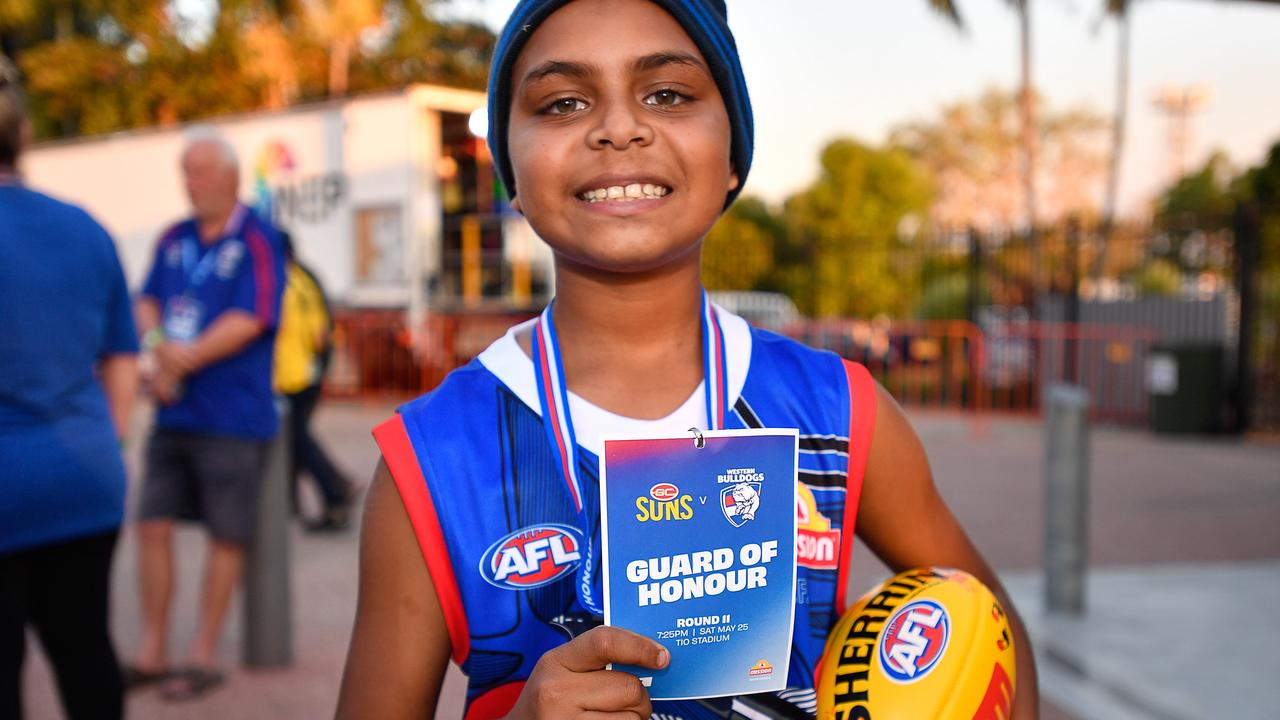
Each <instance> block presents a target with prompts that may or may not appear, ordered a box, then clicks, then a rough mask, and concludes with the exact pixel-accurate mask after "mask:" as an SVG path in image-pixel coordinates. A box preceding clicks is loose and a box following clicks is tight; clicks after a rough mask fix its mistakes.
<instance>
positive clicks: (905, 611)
mask: <svg viewBox="0 0 1280 720" xmlns="http://www.w3.org/2000/svg"><path fill="white" fill-rule="evenodd" d="M950 635H951V618H950V617H948V616H947V611H946V608H944V607H942V606H941V605H939V604H938V603H936V602H934V601H932V600H916V601H914V602H910V603H907V604H906V605H903V606H902V607H901V608H899V610H898V612H896V613H894V614H893V616H892V617H890V618H889V621H888V622H887V623H885V625H884V631H883V633H882V634H881V636H880V667H881V668H882V669H883V670H884V672H885V674H886V675H888V676H889V679H890V680H893V681H895V682H900V683H911V682H915V681H916V680H919V679H920V678H922V677H924V676H925V675H927V674H929V671H930V670H932V669H933V668H934V667H935V666H936V665H937V664H938V661H939V660H941V659H942V654H943V653H945V652H946V651H947V639H948V638H949V637H950Z"/></svg>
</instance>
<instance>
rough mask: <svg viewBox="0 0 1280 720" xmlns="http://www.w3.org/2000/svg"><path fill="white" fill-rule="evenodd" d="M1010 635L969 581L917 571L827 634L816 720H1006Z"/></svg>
mask: <svg viewBox="0 0 1280 720" xmlns="http://www.w3.org/2000/svg"><path fill="white" fill-rule="evenodd" d="M1014 670H1015V668H1014V647H1013V634H1012V633H1011V632H1010V631H1009V621H1008V618H1007V617H1006V616H1005V612H1004V608H1002V607H1000V603H999V602H997V601H996V597H995V595H993V594H992V593H991V591H990V590H989V589H987V587H986V586H985V585H983V584H982V583H981V582H979V581H978V580H977V579H976V578H974V577H973V576H972V575H970V574H968V573H965V572H961V571H959V570H951V569H947V568H916V569H913V570H908V571H906V572H903V573H899V574H898V575H895V576H893V577H892V578H889V580H887V581H885V582H884V583H882V584H880V585H879V586H877V587H876V588H874V589H873V590H871V592H868V593H867V594H866V595H863V596H862V597H861V598H859V599H858V602H856V603H854V605H853V606H852V607H850V608H849V610H848V612H846V613H845V614H844V616H843V617H841V618H840V622H839V623H837V624H836V626H835V627H834V628H833V629H832V630H831V633H830V634H829V635H828V636H827V646H826V650H825V652H824V653H823V658H822V664H821V665H820V666H819V668H818V718H819V720H855V719H858V718H861V719H862V720H898V719H899V718H901V719H903V720H908V719H909V720H921V719H922V718H963V719H964V720H969V719H970V718H974V719H975V720H976V719H981V720H1007V718H1008V717H1009V714H1010V711H1011V709H1012V706H1013V691H1014V681H1015V675H1014Z"/></svg>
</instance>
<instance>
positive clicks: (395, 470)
mask: <svg viewBox="0 0 1280 720" xmlns="http://www.w3.org/2000/svg"><path fill="white" fill-rule="evenodd" d="M725 14H726V11H725V7H724V4H723V2H720V1H719V0H657V1H655V2H647V1H646V0H576V1H573V2H565V1H564V0H526V1H524V2H521V3H520V4H519V5H518V6H517V8H516V10H515V11H514V12H513V14H512V18H511V20H509V21H508V24H507V27H506V29H505V30H504V31H503V35H502V37H501V38H500V39H499V42H498V46H497V49H496V50H495V54H494V61H493V70H492V74H491V77H490V101H489V112H490V147H491V149H492V150H493V155H494V158H495V164H496V165H497V167H498V170H499V172H500V174H501V175H502V177H503V180H504V182H505V184H506V186H507V188H508V190H509V191H510V192H511V194H512V198H513V199H512V206H513V207H514V208H516V209H517V210H519V211H520V212H522V213H524V215H525V216H526V217H527V218H528V220H529V222H530V224H531V225H532V226H533V228H534V229H535V230H536V231H537V232H538V234H539V235H540V236H541V237H542V238H543V239H544V240H546V241H547V243H548V244H549V245H550V246H551V247H552V249H553V250H554V252H555V260H556V298H555V301H554V303H553V305H552V306H551V308H549V309H548V311H547V312H544V314H543V316H542V317H541V318H540V319H539V320H538V321H537V322H536V323H526V324H524V325H521V326H517V327H515V328H513V329H512V330H511V331H510V332H508V334H507V336H506V337H504V338H502V339H501V340H499V341H497V342H495V343H494V345H493V346H491V347H490V348H489V349H488V350H486V351H485V352H484V353H483V354H481V356H480V357H479V358H477V360H476V361H475V362H473V363H471V364H470V365H468V366H467V367H465V368H462V369H460V370H458V371H457V372H455V373H453V374H452V375H451V376H450V377H449V379H447V380H446V381H445V383H444V384H442V385H441V387H439V388H438V389H437V390H435V391H434V392H432V393H431V394H429V395H427V396H424V397H423V398H420V399H418V400H416V401H414V402H412V403H410V404H408V405H406V406H404V407H403V408H401V410H400V413H399V415H397V417H395V418H393V419H392V420H389V421H388V422H387V423H385V424H384V425H382V426H380V427H379V428H378V429H377V430H375V437H376V438H377V440H378V442H379V446H380V447H381V449H382V453H383V458H384V464H383V465H382V466H380V467H379V469H378V472H377V474H376V476H375V479H374V481H373V486H372V488H371V490H370V496H369V500H368V506H367V509H366V519H365V524H364V529H363V531H362V546H361V580H360V602H359V609H358V611H357V617H356V625H355V629H354V632H353V637H352V644H351V650H350V654H349V656H348V660H347V672H346V676H345V677H344V680H343V687H342V694H341V698H340V700H339V708H338V715H339V717H344V718H348V717H379V718H398V717H421V716H423V715H428V716H430V715H431V714H432V713H433V711H434V709H435V704H436V700H437V697H438V693H439V688H440V683H441V679H442V678H443V675H444V671H445V667H446V665H447V663H448V660H449V657H450V654H452V657H453V659H454V660H456V661H457V662H458V663H459V664H460V665H461V666H462V667H463V669H464V670H465V671H466V672H467V674H468V677H469V688H468V694H467V706H468V707H467V717H469V718H471V717H477V718H479V717H502V716H510V717H546V718H564V717H640V718H648V717H650V714H651V713H656V714H658V715H659V716H661V717H664V718H665V717H673V718H675V717H681V718H708V717H717V716H721V717H722V716H724V715H725V714H726V713H727V712H729V709H730V706H731V704H732V701H731V700H730V699H721V700H717V701H711V705H713V706H714V708H711V707H707V706H706V705H703V704H701V703H697V702H689V701H683V702H658V703H650V701H649V699H648V695H647V693H646V692H645V690H644V688H643V687H642V686H641V685H640V682H639V680H637V678H636V677H635V676H633V675H629V674H626V673H621V672H614V671H607V670H604V668H605V666H606V665H607V664H608V663H610V662H623V663H627V664H632V665H640V666H644V667H651V668H655V669H657V668H662V667H665V665H666V664H667V662H668V658H667V655H666V652H665V651H664V650H663V649H662V648H661V647H660V646H659V645H657V644H656V643H654V642H652V641H650V640H648V639H646V638H643V637H640V636H638V635H636V634H634V633H630V632H627V631H625V630H621V629H618V628H609V627H594V629H590V630H586V629H587V628H591V627H592V626H594V625H597V624H598V622H599V618H598V617H595V616H597V615H599V610H598V605H599V598H600V589H599V573H598V572H596V570H597V568H596V567H595V565H594V564H593V558H594V563H598V561H599V560H598V556H599V553H598V552H594V553H593V549H594V548H598V547H599V540H598V537H599V513H598V502H599V498H598V496H597V492H598V489H597V486H596V478H597V477H598V474H597V473H598V469H597V463H596V457H598V455H599V453H600V448H601V442H600V438H601V437H602V436H605V435H611V434H621V433H628V434H632V435H634V434H637V433H642V432H648V433H650V434H667V435H670V434H672V433H674V432H683V431H684V429H685V428H688V427H690V426H696V427H701V428H707V427H738V428H742V427H762V426H774V427H796V428H799V431H800V437H801V458H800V478H799V480H800V481H801V485H800V488H799V489H800V490H801V492H800V495H801V497H802V498H805V499H806V502H808V501H809V498H812V507H813V508H814V510H815V511H816V512H819V513H821V514H823V515H824V516H825V517H827V518H828V519H829V521H830V522H831V526H832V528H833V529H836V530H837V531H838V532H840V533H841V553H840V558H839V562H838V563H835V567H830V566H827V565H824V564H823V563H821V562H818V559H816V558H808V559H806V558H804V557H803V556H802V557H801V559H800V565H801V567H800V568H799V569H798V572H799V576H798V578H799V579H798V583H801V582H802V583H803V584H804V587H805V591H804V593H803V595H802V594H801V593H797V598H796V603H797V612H796V614H795V617H796V621H795V633H794V641H793V648H792V662H791V663H790V666H791V671H790V676H789V678H788V686H789V689H788V690H787V691H784V692H783V693H779V697H782V698H784V699H786V700H787V701H789V702H791V703H793V704H794V705H796V706H798V707H800V708H803V709H808V710H809V711H810V712H812V708H813V701H814V693H813V682H814V681H813V669H814V665H815V663H816V661H817V659H818V658H819V657H820V656H821V652H822V646H823V640H824V639H825V636H826V632H827V631H828V629H829V628H830V627H831V625H832V624H833V623H834V622H835V621H836V620H837V619H838V618H839V616H840V613H841V612H843V610H844V609H845V607H846V606H847V602H846V598H845V597H844V589H843V588H844V584H845V581H846V580H847V572H848V557H849V550H850V547H851V541H852V533H853V530H854V528H855V526H856V528H857V532H858V534H859V535H860V536H861V537H862V539H863V541H864V542H866V543H867V545H868V546H869V547H870V548H871V549H872V550H873V551H875V552H876V553H877V554H878V555H879V556H880V557H881V558H882V559H883V560H884V561H885V562H886V563H887V564H888V565H889V566H890V567H891V568H894V569H905V568H908V567H914V566H921V565H946V566H951V567H958V568H962V569H965V570H968V571H969V572H971V573H973V574H974V575H976V576H978V577H979V578H980V579H982V580H983V581H984V582H985V583H987V584H988V585H989V586H990V587H992V588H993V589H994V590H996V592H997V593H999V594H1000V595H1001V597H1002V600H1003V601H1004V602H1005V604H1006V607H1010V606H1009V603H1008V601H1007V597H1004V595H1003V591H1002V590H1001V588H1000V585H999V582H998V580H997V579H996V577H995V575H994V573H993V572H992V571H991V569H990V568H989V567H988V566H987V565H986V563H985V562H984V561H983V560H982V558H981V557H980V555H979V554H978V552H977V551H976V549H974V547H973V545H972V544H971V543H970V542H969V540H968V538H967V537H966V536H965V534H964V532H963V530H961V528H960V527H959V525H958V524H957V523H956V521H955V519H954V517H952V515H951V513H950V512H949V511H948V510H947V508H946V507H945V505H944V504H943V503H942V501H941V499H940V498H939V496H938V494H937V492H936V490H935V489H934V487H933V483H932V479H931V476H930V473H929V468H928V464H927V461H926V459H925V456H924V452H923V450H922V448H921V447H920V444H919V441H918V440H917V438H916V436H915V434H914V432H913V431H912V430H911V427H910V425H909V424H908V423H907V421H906V419H905V417H904V416H903V414H902V412H901V410H900V409H899V408H898V407H897V406H896V405H895V404H894V402H893V400H892V399H891V398H890V397H889V396H888V395H887V393H885V392H884V390H883V389H881V388H879V387H878V386H876V385H875V383H874V382H873V381H872V380H871V378H870V375H869V374H868V373H867V372H866V370H865V369H864V368H862V367H861V366H858V365H854V364H851V363H845V362H843V361H841V360H840V359H839V358H837V357H835V356H834V355H831V354H829V353H819V352H816V351H813V350H810V349H808V348H804V347H802V346H799V345H798V344H796V343H793V342H791V341H789V340H785V339H783V338H780V337H778V336H775V335H772V334H770V333H767V332H763V331H759V330H755V329H751V328H749V327H748V326H747V325H746V323H745V322H744V321H742V320H741V318H737V317H736V316H733V315H730V314H728V313H725V312H723V311H720V310H718V309H711V307H710V306H709V305H708V304H707V303H706V301H705V294H704V293H703V290H702V284H701V278H700V269H699V260H700V257H699V256H700V248H701V242H702V239H703V237H705V235H706V233H707V231H708V230H709V229H710V228H711V226H712V225H713V224H714V223H715V221H716V218H717V217H718V216H719V214H720V213H721V212H722V211H723V209H724V208H725V207H727V206H728V205H729V203H731V202H732V201H733V199H734V197H735V196H736V195H737V192H738V190H739V188H740V187H741V185H742V180H743V179H744V178H745V177H746V174H747V171H748V169H749V167H750V163H751V142H752V138H751V114H750V104H749V101H748V99H747V93H746V86H745V83H744V82H743V79H742V73H741V67H740V65H739V63H738V58H737V52H736V49H735V47H734V44H733V38H732V35H731V34H730V33H729V29H728V26H727V24H726V20H725ZM713 349H722V350H723V352H713ZM561 384H563V387H567V392H565V391H564V389H563V388H562V389H560V390H559V391H557V387H558V386H559V385H561ZM544 423H546V424H544ZM566 429H567V432H564V431H565V430H566ZM565 437H567V438H568V442H563V440H561V441H555V439H556V438H562V439H563V438H565ZM855 521H856V523H855ZM551 526H553V527H552V529H550V530H548V529H547V528H548V527H551ZM555 528H567V530H565V531H564V532H570V533H580V535H575V536H574V537H575V540H580V541H581V544H573V543H568V544H566V541H564V540H561V541H560V542H561V545H560V546H559V547H560V548H561V549H562V550H563V549H564V548H566V547H570V546H572V547H574V548H576V549H577V550H578V551H579V552H575V553H572V554H567V553H561V555H562V556H563V557H562V559H563V560H564V561H565V562H563V563H562V565H563V566H562V567H552V566H548V565H546V564H545V563H544V564H543V565H541V566H539V568H538V571H539V572H540V573H541V572H544V571H545V574H547V577H535V575H536V574H537V573H528V574H526V575H525V576H524V577H517V578H515V579H516V580H519V581H520V582H519V583H513V582H512V578H511V577H506V576H503V574H502V573H495V572H494V569H495V567H494V565H493V564H492V563H491V559H492V557H493V553H492V550H493V548H495V547H499V546H502V544H503V543H512V542H525V541H527V540H528V539H529V538H532V537H535V536H538V534H539V533H549V532H558V531H560V530H556V529H555ZM486 548H488V549H489V551H488V552H486ZM424 559H425V563H424ZM593 577H594V582H593ZM548 578H550V579H548ZM1010 609H1012V608H1011V607H1010ZM1011 615H1012V613H1011ZM1013 624H1014V628H1015V633H1016V634H1017V638H1016V640H1017V642H1018V646H1019V667H1018V678H1019V687H1018V697H1017V700H1016V707H1017V713H1016V715H1017V717H1018V718H1025V717H1034V715H1035V702H1036V689H1035V679H1034V678H1035V671H1034V666H1033V664H1032V662H1031V652H1030V645H1029V643H1028V641H1027V639H1026V634H1025V632H1024V631H1023V630H1022V626H1021V623H1020V622H1018V620H1017V619H1016V616H1015V617H1013ZM584 630H585V632H584Z"/></svg>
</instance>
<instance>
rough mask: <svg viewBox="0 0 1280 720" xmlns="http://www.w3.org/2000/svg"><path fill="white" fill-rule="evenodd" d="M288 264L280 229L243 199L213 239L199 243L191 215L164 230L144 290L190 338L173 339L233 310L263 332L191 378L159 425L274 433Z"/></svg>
mask: <svg viewBox="0 0 1280 720" xmlns="http://www.w3.org/2000/svg"><path fill="white" fill-rule="evenodd" d="M284 267H285V263H284V254H283V252H282V248H281V246H280V241H279V238H278V235H277V233H276V231H275V229H274V228H273V227H271V225H269V224H268V223H267V222H265V221H264V220H262V219H261V218H259V217H258V216H257V215H256V214H255V213H254V212H253V211H251V210H249V209H248V208H247V207H245V206H243V205H237V206H236V209H235V212H234V213H233V214H232V216H231V218H230V220H229V221H228V222H227V227H226V228H225V229H224V230H223V233H222V235H221V236H220V237H219V238H218V239H216V240H215V241H213V242H211V243H204V242H201V240H200V234H199V231H198V229H197V226H196V222H195V221H194V220H190V219H189V220H184V221H182V222H179V223H177V224H176V225H174V226H173V227H171V228H169V230H167V231H166V232H165V233H164V235H162V236H161V238H160V241H159V242H158V243H157V245H156V252H155V257H154V259H153V261H152V265H151V272H150V273H149V274H148V276H147V281H146V284H145V285H144V286H143V289H142V294H143V295H144V296H146V297H150V298H152V299H154V300H155V301H156V303H157V304H158V305H159V307H160V311H161V316H162V318H164V323H165V326H166V333H167V334H169V335H171V336H173V335H175V334H176V333H177V328H179V327H181V334H182V335H186V337H175V338H173V339H177V340H184V341H193V340H194V339H195V338H196V337H198V336H199V334H200V333H201V332H203V331H204V330H205V329H207V328H208V327H209V325H210V324H212V323H213V322H214V321H215V320H217V319H218V317H219V316H220V315H222V314H223V313H225V312H227V311H228V310H239V311H243V312H246V313H249V314H252V315H253V316H254V317H255V318H257V320H258V322H260V323H261V324H262V327H263V333H262V334H261V335H259V336H258V337H257V338H255V339H254V340H253V341H252V342H251V343H249V345H248V346H247V347H245V348H244V349H243V350H241V351H240V352H237V353H235V354H233V355H231V356H229V357H227V358H224V359H222V360H220V361H218V362H216V363H213V364H211V365H209V366H207V367H204V368H202V369H200V370H199V371H198V372H196V373H195V374H193V375H191V376H190V377H188V378H186V380H185V381H184V385H183V387H182V392H181V395H180V398H179V400H178V402H176V403H174V404H173V405H169V406H164V407H161V408H160V409H159V410H158V411H157V413H156V426H157V427H161V428H166V429H173V430H186V431H190V432H198V433H208V434H213V435H226V436H232V437H244V438H251V439H267V438H270V437H271V436H273V435H274V434H275V432H276V409H275V401H274V397H273V394H272V387H271V363H272V359H273V356H274V352H273V345H274V341H275V328H276V324H277V322H278V321H279V318H280V297H281V294H282V292H283V289H284ZM175 317H177V318H178V319H179V320H181V321H182V322H177V321H176V320H175Z"/></svg>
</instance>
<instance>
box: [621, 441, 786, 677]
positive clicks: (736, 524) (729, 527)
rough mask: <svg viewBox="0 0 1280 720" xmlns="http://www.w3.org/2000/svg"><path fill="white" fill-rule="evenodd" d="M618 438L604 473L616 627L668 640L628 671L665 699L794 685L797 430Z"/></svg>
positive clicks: (626, 667)
mask: <svg viewBox="0 0 1280 720" xmlns="http://www.w3.org/2000/svg"><path fill="white" fill-rule="evenodd" d="M702 436H703V438H704V440H705V444H704V446H703V447H701V448H699V447H698V446H697V443H695V442H694V438H693V437H692V436H690V435H685V436H683V437H678V438H644V439H608V440H605V443H604V457H603V458H602V461H601V464H600V465H601V467H600V492H601V496H602V498H603V500H602V520H601V522H602V535H601V537H602V540H603V543H604V549H603V562H604V586H605V596H604V609H605V614H604V617H605V624H606V625H614V626H618V627H623V628H626V629H628V630H632V631H634V632H637V633H639V634H641V635H644V636H646V637H650V638H653V639H654V640H656V641H658V642H659V643H662V645H664V646H665V647H666V648H667V650H668V651H669V652H670V653H671V662H670V664H669V665H668V666H667V667H666V668H665V669H664V670H662V671H658V672H655V671H653V670H650V669H647V668H638V667H631V666H623V665H617V666H615V669H620V670H626V671H627V672H631V673H634V674H635V675H637V676H638V677H640V679H641V681H642V682H644V683H645V684H646V685H647V686H648V688H649V695H650V697H651V698H653V699H655V700H678V699H686V698H702V697H718V696H722V695H741V694H747V693H757V692H766V691H772V690H780V689H782V688H784V687H786V682H787V671H788V665H789V662H790V658H791V633H792V627H793V624H794V620H795V603H794V598H795V578H796V555H795V548H796V542H795V537H796V462H797V457H798V450H797V443H798V433H797V431H796V430H779V429H764V430H721V431H716V432H705V433H702Z"/></svg>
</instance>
